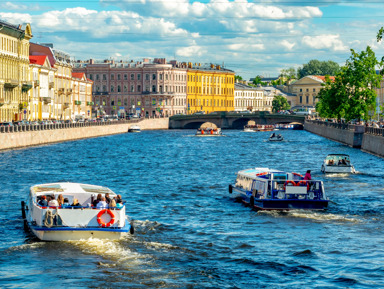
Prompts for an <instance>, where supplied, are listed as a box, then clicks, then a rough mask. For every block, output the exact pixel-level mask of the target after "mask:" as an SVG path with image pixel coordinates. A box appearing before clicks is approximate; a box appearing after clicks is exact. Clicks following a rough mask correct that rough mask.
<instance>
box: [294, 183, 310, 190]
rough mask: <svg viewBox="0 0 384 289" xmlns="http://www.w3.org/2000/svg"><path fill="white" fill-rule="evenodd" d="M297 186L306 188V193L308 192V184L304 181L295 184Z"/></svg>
mask: <svg viewBox="0 0 384 289" xmlns="http://www.w3.org/2000/svg"><path fill="white" fill-rule="evenodd" d="M297 186H302V187H304V186H307V192H308V191H309V183H308V182H306V181H299V182H297Z"/></svg>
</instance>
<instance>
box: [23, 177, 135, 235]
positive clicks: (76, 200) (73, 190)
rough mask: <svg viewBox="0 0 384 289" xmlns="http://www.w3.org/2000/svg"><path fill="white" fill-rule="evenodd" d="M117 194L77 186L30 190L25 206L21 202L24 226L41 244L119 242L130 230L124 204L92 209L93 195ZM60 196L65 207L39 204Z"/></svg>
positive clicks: (91, 186) (51, 185) (89, 186)
mask: <svg viewBox="0 0 384 289" xmlns="http://www.w3.org/2000/svg"><path fill="white" fill-rule="evenodd" d="M97 194H101V195H102V196H105V195H106V194H109V197H110V198H111V199H113V198H115V197H117V195H116V194H115V193H114V192H113V191H111V190H110V189H109V188H107V187H101V186H95V185H87V184H80V183H50V184H40V185H35V186H32V187H31V188H30V192H29V195H28V200H27V203H25V202H24V201H22V202H21V208H22V216H23V219H24V225H25V226H26V227H27V228H29V229H30V231H32V233H33V234H34V235H35V236H36V237H37V238H39V239H40V240H42V241H69V240H80V239H88V238H90V237H93V238H99V239H120V238H121V237H122V236H124V235H126V234H127V233H128V232H129V233H131V234H133V233H134V229H133V226H132V225H131V224H130V222H129V220H128V217H127V216H126V214H125V204H122V203H119V205H118V206H116V207H112V206H111V207H109V206H107V207H100V208H96V207H94V206H92V202H93V201H94V199H96V195H97ZM59 195H62V197H63V198H64V199H67V200H68V204H72V205H64V204H63V205H60V206H50V205H49V204H48V203H44V202H42V200H46V199H47V198H48V199H49V198H54V199H57V198H58V196H59ZM50 204H51V205H52V203H50Z"/></svg>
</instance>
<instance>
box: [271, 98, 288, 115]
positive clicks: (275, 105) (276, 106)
mask: <svg viewBox="0 0 384 289" xmlns="http://www.w3.org/2000/svg"><path fill="white" fill-rule="evenodd" d="M290 108H291V106H290V105H289V103H288V101H287V99H286V98H285V97H284V96H282V95H275V96H274V98H273V100H272V111H273V112H278V111H279V110H287V109H290Z"/></svg>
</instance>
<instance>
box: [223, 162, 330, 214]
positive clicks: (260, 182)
mask: <svg viewBox="0 0 384 289" xmlns="http://www.w3.org/2000/svg"><path fill="white" fill-rule="evenodd" d="M229 193H230V194H231V196H232V197H234V198H236V199H241V200H242V201H243V202H245V203H248V204H249V205H250V206H251V207H252V208H255V209H257V210H298V209H302V210H325V209H326V208H327V206H328V202H329V200H328V198H327V196H326V194H325V191H324V186H323V182H322V181H317V180H304V177H303V176H302V175H300V174H297V173H287V172H283V171H279V170H275V169H269V168H251V169H246V170H242V171H239V172H238V173H237V178H236V184H235V185H229Z"/></svg>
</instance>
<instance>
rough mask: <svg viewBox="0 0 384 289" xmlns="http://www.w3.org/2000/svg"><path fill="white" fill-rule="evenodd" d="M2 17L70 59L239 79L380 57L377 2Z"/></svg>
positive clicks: (20, 9)
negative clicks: (219, 69) (204, 66)
mask: <svg viewBox="0 0 384 289" xmlns="http://www.w3.org/2000/svg"><path fill="white" fill-rule="evenodd" d="M0 19H1V20H5V21H7V22H10V23H12V24H21V23H24V22H28V23H31V27H32V32H33V35H34V37H33V38H32V40H31V41H32V42H35V43H53V44H54V47H55V48H57V49H60V50H63V51H65V52H67V53H68V54H70V55H71V56H72V57H74V58H75V59H81V60H86V59H90V58H93V59H98V60H103V59H110V58H113V59H117V60H120V59H123V60H131V59H132V60H134V61H139V60H141V59H142V58H152V59H153V58H159V57H164V58H166V59H168V60H171V59H176V60H178V61H187V62H194V63H196V62H199V63H217V64H221V65H222V64H224V66H225V67H227V68H229V69H232V70H234V71H235V72H236V74H238V75H241V76H242V77H243V78H245V79H249V78H251V77H254V76H256V75H263V76H267V77H269V76H277V75H278V74H279V73H280V71H281V69H286V68H289V67H294V68H298V67H300V66H302V65H303V64H304V63H307V62H308V61H310V60H311V59H318V60H322V61H323V60H332V61H335V62H337V63H339V64H340V65H343V64H344V62H345V60H346V59H347V58H348V57H349V56H350V49H351V48H353V49H355V50H357V51H361V50H364V49H365V48H366V46H367V45H369V46H371V48H373V50H374V51H375V52H376V55H377V57H378V58H381V57H382V56H384V43H377V42H376V39H375V38H376V34H377V32H378V30H379V29H380V27H382V26H384V1H383V0H350V1H346V0H323V1H319V0H255V1H249V0H248V1H247V0H236V1H230V0H201V1H188V0H83V1H75V0H58V1H54V0H41V1H39V0H36V1H35V0H28V1H23V0H13V1H9V2H8V1H6V0H5V1H4V0H2V1H1V2H0Z"/></svg>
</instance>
